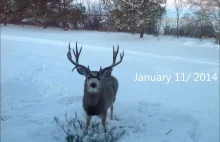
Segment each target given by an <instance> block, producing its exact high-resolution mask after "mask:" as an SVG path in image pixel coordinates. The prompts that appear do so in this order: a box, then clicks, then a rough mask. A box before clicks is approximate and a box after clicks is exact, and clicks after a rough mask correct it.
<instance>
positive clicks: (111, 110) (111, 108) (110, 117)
mask: <svg viewBox="0 0 220 142" xmlns="http://www.w3.org/2000/svg"><path fill="white" fill-rule="evenodd" d="M112 114H113V104H112V106H111V115H110V119H111V120H112Z"/></svg>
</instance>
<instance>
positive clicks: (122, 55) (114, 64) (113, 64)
mask: <svg viewBox="0 0 220 142" xmlns="http://www.w3.org/2000/svg"><path fill="white" fill-rule="evenodd" d="M118 51H119V46H118V47H117V50H116V51H115V47H114V46H113V63H112V65H110V66H108V67H106V68H104V69H102V67H100V70H99V72H100V74H102V73H103V72H105V71H106V70H107V69H109V68H113V67H115V66H117V65H118V64H120V63H121V62H122V60H123V57H124V51H123V52H122V54H121V53H120V60H119V61H118V62H116V63H115V61H116V58H117V55H118Z"/></svg>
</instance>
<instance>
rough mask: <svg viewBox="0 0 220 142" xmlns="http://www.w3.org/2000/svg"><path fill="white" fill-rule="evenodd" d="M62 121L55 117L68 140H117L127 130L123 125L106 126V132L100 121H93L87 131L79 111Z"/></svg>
mask: <svg viewBox="0 0 220 142" xmlns="http://www.w3.org/2000/svg"><path fill="white" fill-rule="evenodd" d="M65 118H66V120H65V121H64V122H61V121H60V120H59V118H57V117H54V120H55V122H56V123H57V125H58V126H59V127H60V128H61V129H62V130H63V131H64V132H65V133H66V138H65V139H66V142H116V141H117V140H119V139H120V138H121V137H122V136H123V135H124V134H125V130H124V129H123V127H116V126H112V127H106V128H107V130H106V132H104V128H103V126H102V124H101V123H100V122H92V123H91V125H90V127H89V129H88V131H87V132H85V130H84V129H85V125H86V124H85V123H84V121H82V120H81V119H79V118H78V115H77V113H76V112H75V116H74V117H73V118H69V119H68V118H67V114H66V115H65Z"/></svg>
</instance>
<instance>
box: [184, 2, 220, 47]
mask: <svg viewBox="0 0 220 142" xmlns="http://www.w3.org/2000/svg"><path fill="white" fill-rule="evenodd" d="M186 3H187V4H188V5H189V6H190V7H191V8H194V9H196V10H200V11H202V14H203V16H204V17H206V18H207V19H209V23H210V25H211V26H212V28H213V30H214V33H213V34H214V35H215V36H216V40H217V41H218V43H219V44H220V38H219V35H220V0H187V1H186Z"/></svg>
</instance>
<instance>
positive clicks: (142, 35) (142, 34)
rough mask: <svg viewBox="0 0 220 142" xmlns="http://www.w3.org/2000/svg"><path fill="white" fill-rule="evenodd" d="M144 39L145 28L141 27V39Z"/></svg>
mask: <svg viewBox="0 0 220 142" xmlns="http://www.w3.org/2000/svg"><path fill="white" fill-rule="evenodd" d="M143 37H144V28H143V27H141V33H140V38H143Z"/></svg>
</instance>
